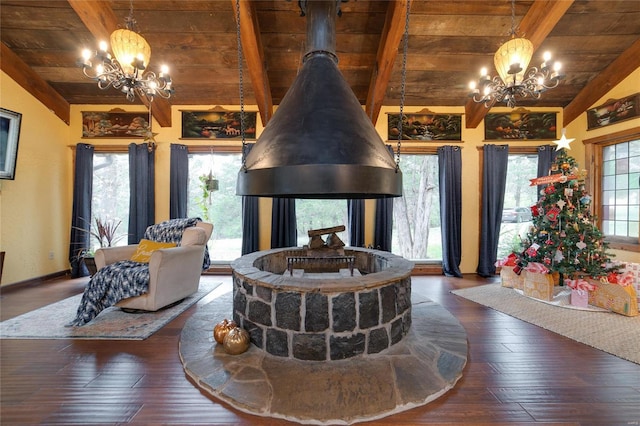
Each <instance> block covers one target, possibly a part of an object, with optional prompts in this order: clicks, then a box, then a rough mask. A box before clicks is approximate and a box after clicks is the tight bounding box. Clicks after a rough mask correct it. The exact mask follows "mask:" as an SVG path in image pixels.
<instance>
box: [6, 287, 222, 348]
mask: <svg viewBox="0 0 640 426" xmlns="http://www.w3.org/2000/svg"><path fill="white" fill-rule="evenodd" d="M220 284H221V283H219V282H211V281H209V282H207V281H206V280H202V281H201V282H200V288H199V289H198V292H197V293H194V294H192V295H191V296H189V297H187V298H185V299H184V300H183V301H182V302H180V303H179V304H177V305H175V306H171V307H169V308H166V309H161V310H159V311H157V312H144V313H126V312H124V311H122V310H121V309H120V308H117V307H110V308H107V309H105V310H104V311H102V312H101V313H100V314H99V315H98V316H97V317H96V318H94V319H93V320H92V321H91V322H89V323H88V324H86V325H84V326H82V327H65V325H66V324H68V323H69V322H70V321H71V320H73V318H74V317H75V314H76V311H77V309H78V305H79V304H80V300H81V298H82V295H81V294H78V295H76V296H72V297H69V298H67V299H64V300H61V301H60V302H57V303H53V304H51V305H47V306H44V307H42V308H40V309H36V310H35V311H31V312H27V313H26V314H23V315H20V316H17V317H15V318H12V319H9V320H6V321H2V322H1V323H0V338H2V339H89V340H92V339H105V340H144V339H146V338H148V337H149V336H151V335H152V334H153V333H155V332H156V331H158V330H160V329H161V328H162V327H163V326H165V325H166V324H168V323H169V322H170V321H171V320H173V319H174V318H176V317H177V316H178V315H180V314H181V313H182V312H184V311H185V310H187V309H188V308H189V307H190V306H192V305H193V304H195V303H196V302H197V301H198V300H200V299H202V298H203V297H205V296H206V295H207V294H209V293H210V292H211V291H213V290H214V289H215V288H216V287H218V286H219V285H220Z"/></svg>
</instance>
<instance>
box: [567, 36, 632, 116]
mask: <svg viewBox="0 0 640 426" xmlns="http://www.w3.org/2000/svg"><path fill="white" fill-rule="evenodd" d="M638 67H640V39H638V40H636V41H635V42H634V43H633V44H632V45H631V46H630V47H629V48H628V49H627V50H625V51H624V52H622V54H621V55H620V56H618V57H617V58H616V59H615V60H614V61H613V62H612V63H611V64H609V66H608V67H607V68H605V69H604V70H603V71H602V72H601V73H599V74H598V75H597V76H595V77H594V78H593V79H592V80H591V81H590V82H589V83H587V85H586V86H584V87H583V88H582V90H581V91H580V92H579V93H578V94H577V95H576V97H575V98H573V100H572V101H571V102H570V103H569V105H567V106H566V107H564V110H563V114H562V123H563V125H562V127H567V125H568V124H569V123H571V122H572V121H573V120H575V119H576V118H578V116H580V114H582V113H583V112H584V111H586V110H587V109H588V108H590V107H591V105H593V104H594V103H596V102H597V101H598V99H600V98H601V97H603V96H604V95H606V94H607V92H608V91H609V90H611V89H613V88H614V87H615V86H616V85H617V84H619V83H620V82H622V80H624V79H625V78H627V77H628V76H629V75H630V74H631V73H632V72H634V71H635V70H636V69H637V68H638Z"/></svg>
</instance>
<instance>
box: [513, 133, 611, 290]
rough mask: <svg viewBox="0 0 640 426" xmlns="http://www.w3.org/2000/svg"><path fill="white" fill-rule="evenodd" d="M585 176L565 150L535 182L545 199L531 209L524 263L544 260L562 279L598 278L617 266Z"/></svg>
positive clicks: (533, 181)
mask: <svg viewBox="0 0 640 426" xmlns="http://www.w3.org/2000/svg"><path fill="white" fill-rule="evenodd" d="M566 146H567V147H568V144H566ZM559 147H560V145H559ZM585 176H586V171H585V170H582V171H581V170H579V169H578V164H577V162H576V161H575V159H574V158H573V157H571V156H569V155H567V152H566V150H565V149H564V148H563V149H560V150H559V152H558V155H557V157H556V159H555V161H554V163H553V164H552V165H551V170H550V174H549V175H548V176H543V177H541V178H537V179H532V180H531V182H532V185H538V187H539V188H540V197H539V199H538V202H537V203H536V205H534V206H532V207H531V212H532V215H533V220H532V222H533V225H532V226H531V228H530V229H529V232H528V233H527V236H526V238H525V240H524V241H523V242H522V243H523V249H524V250H523V252H522V253H521V254H520V256H519V258H520V261H521V263H522V264H523V266H524V265H527V264H528V263H531V262H536V263H541V264H543V265H545V266H546V267H547V268H548V269H549V271H550V272H559V273H560V274H561V277H563V278H571V277H577V276H584V277H592V278H599V277H603V276H606V275H608V273H610V272H612V271H615V270H616V269H618V268H617V267H615V266H612V265H611V261H610V255H609V254H607V248H608V244H607V242H606V241H605V240H604V236H603V235H602V232H601V231H600V230H599V229H598V227H597V226H596V217H595V216H594V215H593V214H592V213H591V196H590V195H589V194H588V193H587V190H586V187H585V183H584V178H585ZM560 283H562V280H560Z"/></svg>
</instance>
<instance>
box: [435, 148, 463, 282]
mask: <svg viewBox="0 0 640 426" xmlns="http://www.w3.org/2000/svg"><path fill="white" fill-rule="evenodd" d="M438 169H439V177H438V181H439V186H440V226H441V229H442V233H441V234H442V235H441V239H442V272H443V273H444V274H445V275H446V276H448V277H458V278H461V277H462V273H461V272H460V261H461V260H462V154H461V150H460V148H459V147H457V146H442V147H440V148H438Z"/></svg>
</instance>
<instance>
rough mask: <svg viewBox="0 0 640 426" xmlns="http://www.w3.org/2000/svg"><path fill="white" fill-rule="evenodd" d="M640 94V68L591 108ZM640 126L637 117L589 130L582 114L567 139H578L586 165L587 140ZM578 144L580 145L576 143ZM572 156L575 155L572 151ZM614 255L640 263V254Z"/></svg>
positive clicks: (615, 251)
mask: <svg viewBox="0 0 640 426" xmlns="http://www.w3.org/2000/svg"><path fill="white" fill-rule="evenodd" d="M639 92H640V68H638V69H636V70H635V71H634V72H633V73H632V74H631V75H629V76H628V77H627V78H626V79H624V80H623V81H622V82H621V83H620V84H618V85H617V86H615V87H614V88H613V89H611V90H610V91H609V93H607V94H606V95H605V96H603V97H602V98H600V99H598V101H597V102H594V104H593V105H591V107H590V108H595V107H597V106H599V105H602V104H604V103H606V102H607V101H608V100H609V99H620V98H624V97H626V96H629V95H633V94H634V93H639ZM638 126H640V117H636V118H634V119H631V120H627V121H622V122H619V123H615V124H611V125H609V126H605V127H601V128H599V129H593V130H587V114H586V113H584V114H581V115H580V116H579V117H578V118H576V119H575V120H574V121H573V122H571V123H569V125H568V126H567V135H568V136H567V137H572V138H576V141H575V142H574V143H573V144H572V147H580V148H581V149H582V155H581V156H580V157H578V156H575V155H574V156H575V157H576V159H577V160H578V161H579V162H580V163H581V164H585V163H584V162H585V158H584V145H583V144H582V143H581V142H582V141H583V140H585V139H591V138H595V137H598V136H603V135H607V134H610V133H615V132H619V131H621V130H625V129H630V128H633V127H638ZM576 142H578V143H576ZM572 154H575V153H574V152H573V150H572ZM611 253H612V254H614V255H615V256H616V257H615V260H619V261H621V262H640V253H638V252H631V251H625V250H611Z"/></svg>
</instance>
